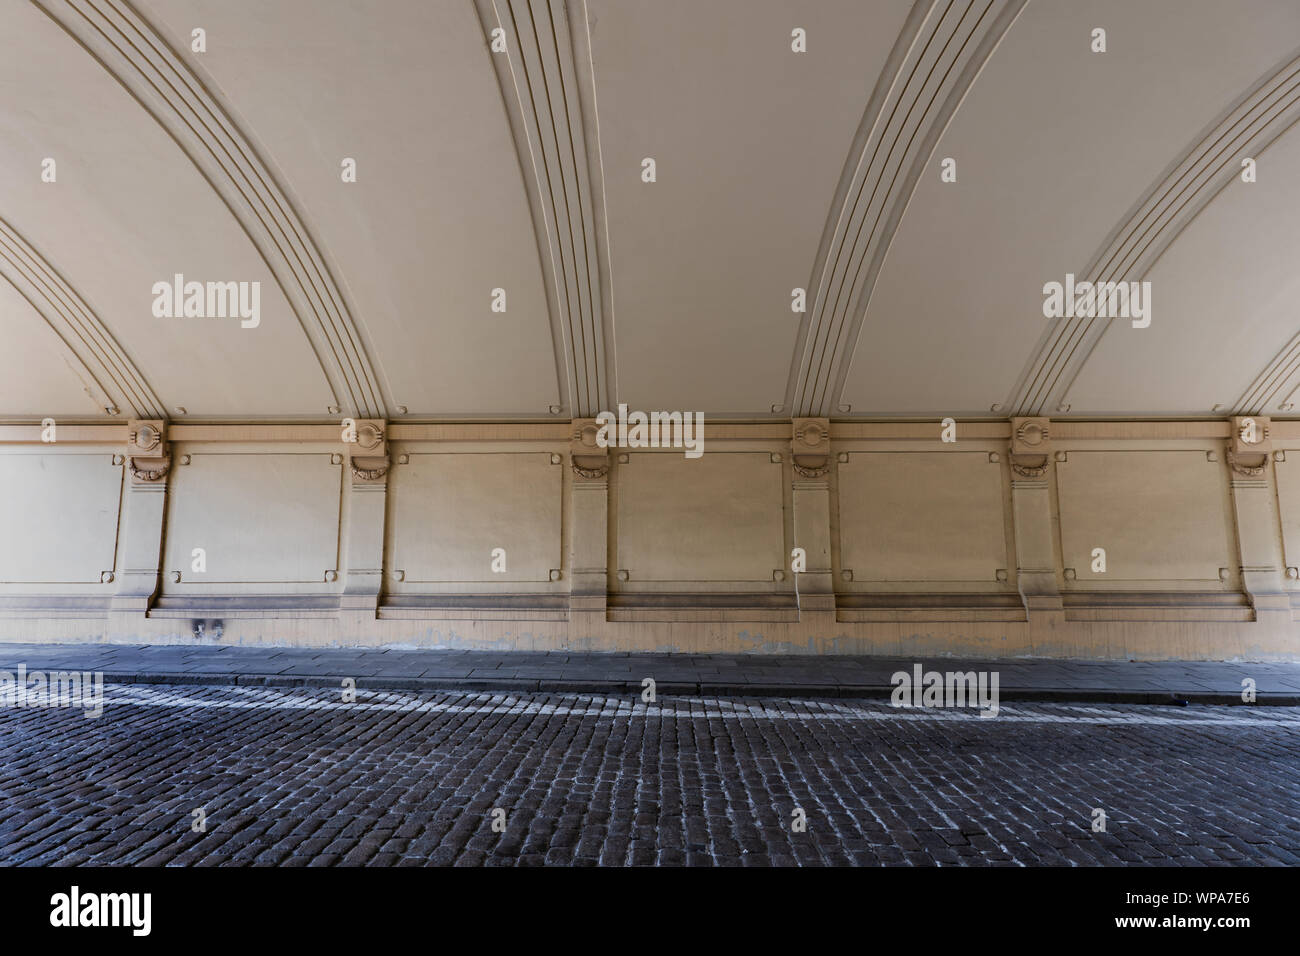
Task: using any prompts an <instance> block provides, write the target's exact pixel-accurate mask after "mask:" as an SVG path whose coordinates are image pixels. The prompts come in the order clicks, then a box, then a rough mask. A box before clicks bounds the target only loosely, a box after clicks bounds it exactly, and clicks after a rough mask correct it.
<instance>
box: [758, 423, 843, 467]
mask: <svg viewBox="0 0 1300 956" xmlns="http://www.w3.org/2000/svg"><path fill="white" fill-rule="evenodd" d="M792 426H793V436H794V437H793V438H792V439H791V441H790V464H791V465H792V466H793V467H794V471H795V474H797V475H798V476H799V477H800V478H824V477H825V476H826V475H828V474H830V470H831V423H830V419H827V418H796V419H794V421H793V423H792ZM772 460H773V461H779V460H780V456H779V455H773V456H772Z"/></svg>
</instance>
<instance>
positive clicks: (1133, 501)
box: [1056, 450, 1236, 590]
mask: <svg viewBox="0 0 1300 956" xmlns="http://www.w3.org/2000/svg"><path fill="white" fill-rule="evenodd" d="M1220 457H1221V456H1220V455H1217V454H1216V455H1215V460H1213V461H1211V460H1210V458H1209V456H1208V455H1207V453H1206V452H1205V451H1200V450H1188V451H1131V452H1129V451H1070V452H1068V454H1067V457H1066V460H1065V461H1058V462H1056V484H1057V493H1058V498H1059V502H1060V521H1061V552H1062V557H1063V561H1064V563H1063V567H1064V568H1065V569H1066V572H1067V573H1066V582H1065V584H1066V586H1067V587H1075V588H1080V589H1084V590H1088V589H1095V588H1105V587H1108V586H1117V585H1120V586H1122V585H1123V583H1124V582H1134V583H1135V584H1138V585H1141V586H1147V587H1149V586H1150V585H1151V584H1152V583H1154V582H1159V583H1162V584H1165V585H1169V586H1175V587H1176V586H1178V585H1180V584H1181V585H1186V586H1191V585H1201V586H1203V585H1205V584H1206V583H1208V582H1213V583H1214V585H1215V586H1218V585H1219V583H1220V578H1219V570H1220V568H1232V567H1233V565H1234V564H1235V563H1236V560H1235V559H1234V558H1233V556H1232V555H1233V548H1234V546H1233V542H1232V522H1231V517H1230V510H1229V509H1230V508H1231V503H1230V499H1229V497H1228V485H1227V476H1226V474H1225V469H1224V465H1223V462H1222V461H1220V460H1218V459H1219V458H1220ZM1096 548H1101V549H1104V551H1105V558H1106V570H1105V571H1104V572H1100V571H1093V570H1092V568H1093V563H1094V560H1095V558H1094V556H1093V550H1094V549H1096ZM1071 569H1072V570H1073V571H1074V579H1073V580H1070V576H1069V571H1070V570H1071Z"/></svg>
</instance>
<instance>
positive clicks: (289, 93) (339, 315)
mask: <svg viewBox="0 0 1300 956" xmlns="http://www.w3.org/2000/svg"><path fill="white" fill-rule="evenodd" d="M1099 28H1100V29H1103V30H1104V31H1105V44H1106V49H1105V52H1095V51H1094V49H1093V48H1094V46H1095V45H1096V41H1095V39H1094V31H1095V30H1097V29H1099ZM196 30H202V31H203V33H202V37H203V39H204V41H205V44H206V48H205V49H204V50H203V51H202V52H196V51H195V50H194V44H195V39H194V37H195V33H194V31H196ZM497 31H499V32H497ZM795 31H803V34H802V35H803V36H805V37H806V51H804V52H796V51H795V50H794V49H792V46H793V45H798V43H797V42H796V40H795V39H794V36H793V34H794V33H795ZM494 37H496V42H495V45H496V46H497V47H498V48H501V47H504V49H503V50H500V49H499V50H498V51H496V52H494V49H493V45H494ZM1297 120H1300V4H1297V3H1296V2H1295V0H1238V2H1232V3H1228V2H1222V0H1144V2H1142V3H1133V2H1131V0H1087V2H1065V0H1028V2H1025V0H873V2H871V3H863V2H861V0H797V2H796V0H718V2H710V3H699V2H698V0H569V2H568V3H564V2H561V0H532V2H527V0H382V2H379V0H376V2H371V3H357V2H355V0H6V2H5V3H3V4H2V5H0V171H2V175H0V276H2V277H3V279H4V281H3V282H0V334H3V346H0V417H2V418H4V419H7V420H15V421H18V420H27V419H31V418H41V417H44V416H47V415H50V416H55V417H62V418H65V419H66V418H94V417H98V418H99V419H105V418H106V416H111V417H114V418H126V417H168V418H173V419H175V418H178V417H180V416H182V415H183V416H186V417H187V419H200V420H205V419H206V420H264V419H279V420H296V419H324V418H326V417H328V416H331V415H335V414H339V413H341V414H352V415H360V416H365V417H388V418H392V419H395V420H403V419H443V420H473V419H498V420H500V419H520V420H534V419H535V420H548V419H550V420H555V419H567V418H571V417H580V416H584V415H591V414H594V413H596V412H597V411H600V410H602V409H610V408H613V407H614V406H615V405H616V404H617V403H619V402H625V403H627V404H628V405H629V406H631V407H632V408H639V409H646V410H649V409H680V410H694V411H702V412H705V413H706V414H707V415H709V416H711V417H715V418H716V417H729V418H744V419H768V418H789V417H791V416H793V415H830V416H832V417H836V418H893V417H915V418H920V417H938V416H948V415H951V416H955V417H976V416H978V417H988V416H995V417H1001V416H1008V415H1014V414H1045V415H1051V416H1055V417H1063V416H1068V417H1101V416H1104V417H1111V416H1116V417H1183V416H1205V415H1208V414H1224V415H1226V414H1230V413H1233V412H1240V413H1249V414H1273V415H1285V414H1286V413H1287V412H1288V411H1290V410H1291V407H1292V404H1293V402H1294V401H1295V398H1294V394H1293V393H1295V392H1296V391H1297V390H1298V389H1300V308H1297V302H1300V215H1297V213H1298V212H1300V175H1298V174H1300V125H1297ZM647 159H651V160H653V171H654V176H653V181H652V182H647V181H645V180H646V178H648V173H646V167H647V165H648V164H647V163H646V162H645V161H646V160H647ZM948 159H951V160H954V161H955V165H953V166H951V167H950V168H955V172H956V179H955V181H945V178H944V177H943V176H942V175H941V174H942V172H943V170H944V168H945V165H944V160H948ZM1244 159H1252V160H1254V163H1255V181H1253V182H1246V181H1244V180H1243V176H1242V173H1243V166H1242V161H1243V160H1244ZM48 160H53V161H54V163H53V164H50V163H48V162H47V161H48ZM345 160H354V161H355V169H356V177H355V179H356V181H355V182H348V181H345V176H344V174H343V169H344V162H345ZM51 169H53V177H51V176H50V174H49V171H50V170H51ZM50 178H53V181H52V182H51V181H47V180H49V179H50ZM176 274H182V275H183V276H184V277H185V280H186V281H191V280H193V281H199V282H207V281H220V282H226V281H239V282H258V283H260V313H261V314H260V322H259V323H258V325H257V327H255V328H244V327H242V325H241V322H240V321H239V320H238V319H237V318H236V319H230V318H197V317H190V318H169V317H158V316H156V315H155V314H154V310H153V308H152V306H153V303H154V293H153V291H152V290H153V287H154V285H155V283H158V282H168V283H170V282H171V281H172V279H173V276H175V275H176ZM1067 274H1073V275H1075V276H1077V277H1078V279H1079V280H1080V281H1082V280H1083V279H1085V278H1089V279H1094V280H1112V281H1139V280H1145V281H1149V282H1150V283H1151V290H1152V291H1151V324H1150V326H1149V327H1147V328H1134V327H1133V326H1132V324H1131V323H1130V322H1129V321H1127V320H1126V319H1106V318H1059V319H1054V318H1046V317H1044V310H1043V302H1044V294H1043V286H1044V284H1045V283H1049V282H1053V281H1056V282H1062V281H1064V279H1065V276H1066V275H1067ZM795 289H804V290H806V307H805V309H804V311H801V312H799V311H794V310H793V309H792V302H793V298H792V291H793V290H795ZM495 290H503V291H504V301H505V310H504V311H494V309H493V303H494V301H496V302H499V301H500V299H501V297H500V296H497V295H496V291H495ZM182 410H183V411H182ZM335 410H337V411H335Z"/></svg>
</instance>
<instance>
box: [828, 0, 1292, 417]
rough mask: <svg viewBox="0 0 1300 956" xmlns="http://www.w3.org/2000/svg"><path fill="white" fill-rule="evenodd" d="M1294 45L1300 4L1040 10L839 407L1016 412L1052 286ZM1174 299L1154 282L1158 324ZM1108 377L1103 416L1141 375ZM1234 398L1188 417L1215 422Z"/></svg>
mask: <svg viewBox="0 0 1300 956" xmlns="http://www.w3.org/2000/svg"><path fill="white" fill-rule="evenodd" d="M1098 26H1101V27H1104V28H1105V29H1106V31H1107V47H1108V48H1107V52H1106V53H1104V54H1096V53H1093V52H1091V50H1090V46H1089V38H1090V33H1091V30H1092V29H1093V28H1094V27H1098ZM1298 45H1300V6H1298V5H1296V4H1295V3H1292V2H1289V0H1277V2H1251V3H1238V4H1222V3H1215V2H1196V3H1189V2H1185V0H1151V2H1144V3H1129V2H1124V0H1114V2H1110V0H1107V2H1092V3H1077V4H1076V3H1058V2H1030V3H1029V4H1028V5H1027V6H1026V7H1025V9H1024V10H1023V11H1022V12H1021V14H1020V16H1019V18H1018V19H1017V20H1016V22H1015V24H1014V25H1013V26H1012V27H1011V29H1010V30H1009V31H1008V32H1007V34H1006V36H1005V37H1004V38H1003V40H1002V43H1001V45H1000V46H999V47H998V49H997V51H996V52H995V53H994V54H993V56H992V57H990V59H989V61H988V63H987V64H986V66H985V68H984V71H983V72H982V73H981V75H980V76H979V78H978V79H977V80H976V82H975V83H974V85H973V86H972V88H971V90H970V92H969V94H968V95H967V97H966V100H965V102H964V103H963V104H962V106H961V108H960V109H959V110H958V111H957V114H956V116H955V117H954V118H953V120H952V122H951V124H950V125H949V126H948V128H947V130H946V132H945V133H944V135H943V137H942V139H941V140H940V141H939V144H938V146H937V148H936V150H935V153H934V158H933V159H932V161H931V164H930V169H929V171H928V173H927V175H925V176H924V177H922V179H921V182H920V184H919V186H918V187H917V190H916V192H915V194H914V195H913V197H912V200H911V204H910V205H909V207H908V209H907V212H906V214H905V216H904V217H903V221H902V224H901V226H900V227H899V229H898V232H897V235H896V236H895V238H894V242H893V246H892V248H891V249H890V251H889V255H888V258H887V259H886V261H885V264H884V268H883V270H882V272H881V274H880V278H879V280H878V282H877V284H876V288H875V292H874V294H873V296H872V298H871V302H870V305H869V308H868V309H867V312H866V316H865V320H864V322H863V325H862V330H861V335H860V338H859V340H858V343H857V350H856V353H855V355H854V359H853V363H852V367H851V368H850V370H849V372H848V375H847V378H846V379H845V382H844V388H843V392H842V394H841V398H840V404H847V405H849V406H851V409H852V414H855V415H856V414H862V415H871V414H873V413H887V414H896V415H916V416H930V415H944V414H946V415H978V414H984V415H987V414H989V413H990V411H991V410H992V409H993V408H994V407H995V406H997V407H998V412H1003V413H1006V414H1014V413H1016V412H1018V411H1019V410H1018V409H1010V408H1005V407H1004V406H1005V405H1006V404H1007V403H1008V395H1009V393H1011V392H1012V391H1013V388H1014V386H1015V385H1016V384H1017V382H1018V380H1019V379H1020V377H1021V375H1022V373H1023V371H1024V368H1025V366H1026V364H1027V363H1028V362H1031V361H1032V360H1033V358H1034V356H1035V354H1036V352H1037V351H1038V347H1039V345H1040V341H1041V340H1042V338H1043V336H1044V335H1045V333H1046V332H1047V331H1048V328H1047V327H1048V325H1049V323H1051V322H1053V321H1059V320H1052V319H1047V318H1044V316H1043V312H1042V306H1043V293H1042V287H1043V285H1044V283H1047V282H1051V281H1063V280H1064V278H1065V275H1066V274H1067V273H1074V274H1076V275H1079V276H1080V277H1082V273H1084V271H1085V270H1086V268H1087V266H1088V264H1089V262H1090V261H1091V260H1092V259H1093V257H1094V255H1095V253H1096V250H1097V248H1098V247H1099V246H1100V245H1101V244H1102V243H1103V242H1104V240H1105V239H1106V237H1107V236H1108V235H1110V233H1111V232H1112V230H1113V229H1114V228H1115V227H1116V225H1117V224H1118V223H1120V222H1122V221H1124V220H1125V219H1126V218H1127V217H1128V213H1129V210H1130V209H1131V208H1132V207H1133V205H1134V203H1135V202H1137V201H1138V200H1139V199H1140V198H1141V197H1142V196H1143V195H1144V194H1145V193H1146V191H1147V189H1148V188H1149V187H1150V185H1151V184H1152V183H1153V182H1155V181H1158V180H1159V179H1161V178H1163V174H1164V172H1165V170H1166V169H1167V167H1169V166H1170V164H1171V163H1172V162H1174V161H1175V160H1176V159H1178V158H1179V157H1181V155H1182V154H1183V152H1184V150H1185V149H1186V148H1187V145H1188V144H1189V143H1192V142H1195V141H1197V140H1199V139H1200V138H1201V136H1202V135H1203V134H1204V133H1205V132H1206V131H1207V127H1208V126H1209V125H1210V124H1212V123H1214V122H1215V120H1216V119H1217V118H1218V117H1219V116H1220V115H1221V114H1222V113H1223V112H1224V110H1225V109H1226V108H1228V107H1229V106H1230V105H1231V104H1232V103H1234V102H1235V101H1237V100H1238V99H1239V98H1240V97H1241V96H1242V94H1243V93H1245V92H1246V91H1247V90H1248V89H1250V88H1252V87H1254V86H1255V84H1256V83H1257V82H1258V81H1259V79H1260V78H1261V77H1262V76H1265V75H1269V74H1271V73H1272V72H1273V71H1274V70H1275V69H1276V68H1277V66H1278V64H1279V63H1281V62H1283V61H1285V60H1287V59H1289V58H1290V57H1292V56H1294V55H1295V53H1296V52H1297V46H1298ZM946 157H952V158H955V159H956V160H957V170H958V177H957V182H956V183H943V182H941V181H940V178H939V167H938V162H939V160H941V159H943V158H946ZM1256 185H1258V184H1256ZM1235 238H1236V239H1237V241H1240V242H1246V243H1251V242H1252V241H1253V240H1252V239H1251V238H1250V236H1249V235H1238V236H1237V237H1235ZM1292 252H1293V253H1295V252H1300V249H1297V248H1295V247H1292ZM1202 265H1203V267H1204V268H1205V269H1206V270H1207V271H1211V270H1213V269H1214V268H1215V265H1214V263H1210V262H1206V263H1203V264H1202ZM1161 290H1162V286H1156V287H1155V288H1154V289H1153V298H1154V308H1155V310H1156V311H1155V313H1154V314H1153V319H1152V324H1153V327H1154V325H1156V324H1161V325H1171V326H1174V327H1176V328H1180V329H1182V330H1183V332H1186V331H1188V330H1187V329H1186V328H1185V327H1183V323H1182V319H1181V317H1180V316H1179V314H1178V312H1177V309H1176V307H1175V305H1174V301H1173V299H1172V296H1171V295H1170V294H1169V293H1163V292H1162V291H1161ZM1226 318H1227V317H1225V319H1226ZM1118 331H1119V330H1118V329H1117V330H1116V333H1118ZM1129 331H1130V333H1131V335H1132V336H1133V337H1139V336H1141V335H1143V334H1145V333H1147V332H1150V331H1151V330H1150V329H1144V330H1133V329H1131V328H1130V330H1129ZM1225 331H1226V330H1225ZM1271 345H1272V347H1273V348H1274V349H1276V348H1280V347H1281V345H1282V342H1281V341H1278V342H1275V343H1271ZM1094 360H1095V359H1094ZM1180 360H1181V356H1180V354H1179V352H1178V351H1177V350H1174V351H1172V352H1165V353H1164V354H1163V355H1162V356H1161V357H1160V361H1161V362H1162V363H1164V364H1167V365H1169V366H1176V365H1177V364H1179V362H1180ZM1242 371H1246V370H1242ZM1255 371H1256V370H1255V369H1250V370H1249V371H1248V372H1246V375H1247V377H1249V376H1250V375H1253V374H1254V372H1255ZM1097 374H1098V375H1100V376H1101V377H1102V378H1103V379H1104V380H1105V381H1107V382H1108V383H1109V384H1108V386H1107V387H1108V388H1110V389H1112V390H1113V391H1114V397H1113V399H1112V401H1111V402H1109V403H1107V404H1108V407H1111V408H1114V407H1116V406H1119V407H1122V406H1123V405H1125V404H1126V403H1128V402H1129V396H1133V395H1134V393H1133V392H1132V391H1130V390H1131V389H1133V388H1134V382H1133V379H1132V377H1131V376H1127V375H1124V374H1119V372H1118V370H1111V369H1106V368H1105V367H1104V366H1103V367H1100V368H1098V370H1097ZM1137 388H1139V389H1140V388H1141V386H1140V385H1139V386H1137ZM1235 397H1236V396H1231V397H1229V398H1225V399H1217V398H1213V399H1210V400H1209V402H1208V403H1202V402H1197V403H1195V404H1194V405H1190V406H1186V407H1183V408H1180V409H1178V410H1177V411H1179V412H1180V413H1185V414H1195V413H1203V412H1204V411H1207V410H1208V408H1209V406H1210V405H1213V404H1214V403H1215V402H1216V401H1223V402H1231V401H1232V400H1233V398H1235ZM1069 400H1070V399H1069V398H1068V397H1067V399H1066V401H1067V402H1068V401H1069ZM1133 400H1134V401H1136V398H1135V397H1134V398H1133ZM1162 404H1166V405H1167V404H1169V403H1168V402H1166V403H1162ZM1202 406H1204V407H1202ZM1078 410H1079V406H1078V405H1076V406H1075V407H1074V408H1073V409H1072V411H1078ZM1131 410H1132V411H1133V412H1134V413H1136V414H1141V413H1142V412H1143V411H1144V410H1147V411H1149V410H1150V409H1144V408H1143V407H1142V406H1141V405H1132V408H1131ZM1168 410H1170V411H1172V410H1173V409H1168ZM1056 413H1057V408H1056V407H1052V408H1050V409H1047V410H1045V411H1044V414H1056Z"/></svg>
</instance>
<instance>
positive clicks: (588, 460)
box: [569, 418, 626, 481]
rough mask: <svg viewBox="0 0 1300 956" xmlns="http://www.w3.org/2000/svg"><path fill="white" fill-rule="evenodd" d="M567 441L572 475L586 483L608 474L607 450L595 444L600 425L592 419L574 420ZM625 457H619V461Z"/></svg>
mask: <svg viewBox="0 0 1300 956" xmlns="http://www.w3.org/2000/svg"><path fill="white" fill-rule="evenodd" d="M571 424H572V427H573V431H572V432H571V433H570V439H569V458H570V467H571V468H572V469H573V473H574V475H576V476H577V477H578V478H582V479H585V480H587V481H599V480H600V479H602V478H604V477H605V476H606V475H608V474H609V449H608V448H605V447H602V446H601V445H600V444H598V443H597V440H596V439H597V438H598V437H599V435H600V423H599V422H597V421H596V419H594V418H575V419H573V421H572V423H571ZM625 458H626V456H623V455H620V456H619V461H620V462H622V461H624V460H625Z"/></svg>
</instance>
